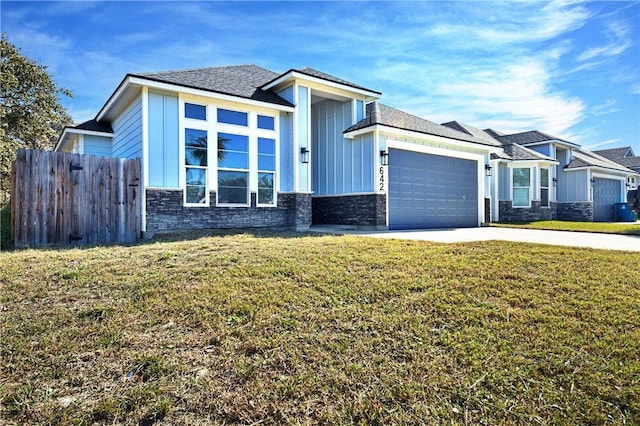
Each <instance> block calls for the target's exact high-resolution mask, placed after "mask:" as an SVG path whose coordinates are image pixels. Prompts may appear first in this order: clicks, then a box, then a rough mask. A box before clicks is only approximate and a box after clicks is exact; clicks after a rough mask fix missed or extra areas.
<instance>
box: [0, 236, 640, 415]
mask: <svg viewBox="0 0 640 426" xmlns="http://www.w3.org/2000/svg"><path fill="white" fill-rule="evenodd" d="M638 264H640V255H638V254H629V253H621V252H609V251H597V250H584V249H571V248H566V247H550V246H541V245H526V244H516V243H508V242H482V243H473V244H461V245H440V244H434V243H427V242H410V241H395V240H389V241H383V240H377V239H367V238H362V237H336V236H300V235H296V234H294V235H285V236H278V235H249V234H243V235H220V236H213V237H204V238H200V239H197V240H194V241H165V242H158V243H153V244H142V245H138V246H132V247H111V248H93V249H87V250H38V251H36V250H24V251H16V252H12V253H3V254H2V266H1V269H0V279H1V283H2V284H1V286H2V288H1V293H0V297H1V303H2V306H3V308H2V313H1V315H2V318H1V321H0V334H1V335H2V339H3V345H2V346H1V349H0V350H1V353H0V354H1V356H2V362H1V366H0V369H1V370H0V371H1V379H0V380H1V381H0V398H1V400H0V405H1V410H2V411H1V412H0V415H1V418H2V419H4V421H5V422H10V423H12V422H15V423H34V424H38V423H39V424H47V423H67V424H92V423H105V424H106V423H109V424H111V423H125V424H153V423H159V424H162V423H166V424H176V423H178V424H203V423H219V424H222V423H225V424H250V423H254V422H260V421H262V422H264V423H268V424H273V423H293V424H315V423H330V424H416V423H425V422H427V423H429V422H431V423H454V424H465V423H467V424H478V423H484V424H530V423H539V424H588V423H592V424H601V423H607V422H613V423H620V424H621V423H625V422H626V423H627V424H635V423H638V422H640V361H639V360H638V353H640V285H639V284H638V283H640V270H639V268H638Z"/></svg>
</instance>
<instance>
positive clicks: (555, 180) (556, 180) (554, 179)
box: [553, 178, 558, 186]
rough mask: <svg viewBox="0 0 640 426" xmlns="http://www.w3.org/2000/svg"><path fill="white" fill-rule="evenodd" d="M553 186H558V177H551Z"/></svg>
mask: <svg viewBox="0 0 640 426" xmlns="http://www.w3.org/2000/svg"><path fill="white" fill-rule="evenodd" d="M553 186H558V178H553Z"/></svg>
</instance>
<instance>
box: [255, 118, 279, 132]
mask: <svg viewBox="0 0 640 426" xmlns="http://www.w3.org/2000/svg"><path fill="white" fill-rule="evenodd" d="M275 128H276V127H275V119H274V118H273V117H268V116H265V115H259V116H258V129H267V130H274V129H275Z"/></svg>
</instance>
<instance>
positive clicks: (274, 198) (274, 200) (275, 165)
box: [256, 123, 278, 207]
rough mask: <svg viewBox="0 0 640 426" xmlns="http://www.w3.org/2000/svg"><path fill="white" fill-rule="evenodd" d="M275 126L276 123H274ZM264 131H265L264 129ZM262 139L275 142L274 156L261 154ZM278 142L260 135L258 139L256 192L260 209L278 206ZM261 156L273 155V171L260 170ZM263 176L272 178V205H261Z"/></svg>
mask: <svg viewBox="0 0 640 426" xmlns="http://www.w3.org/2000/svg"><path fill="white" fill-rule="evenodd" d="M274 125H275V123H274ZM262 130H264V129H262ZM260 139H264V140H270V141H273V154H264V153H263V154H261V153H260ZM277 151H278V142H277V139H276V138H275V137H273V138H271V137H268V138H267V137H262V136H260V135H258V137H257V156H258V162H257V164H256V170H257V176H258V186H257V191H256V206H259V207H275V206H276V204H277V198H278V196H277V193H278V192H277V190H276V188H277V187H278V185H277V181H276V177H277V169H278V153H277ZM260 155H269V156H271V155H273V170H269V169H264V168H262V169H261V168H260ZM262 174H270V175H271V176H272V178H271V181H272V183H273V187H272V202H271V203H261V202H260V175H262Z"/></svg>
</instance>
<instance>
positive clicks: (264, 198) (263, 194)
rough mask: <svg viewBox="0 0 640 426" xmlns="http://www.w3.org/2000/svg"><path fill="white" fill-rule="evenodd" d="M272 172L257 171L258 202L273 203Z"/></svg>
mask: <svg viewBox="0 0 640 426" xmlns="http://www.w3.org/2000/svg"><path fill="white" fill-rule="evenodd" d="M273 195H274V190H273V173H258V204H273V198H274V197H273Z"/></svg>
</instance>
